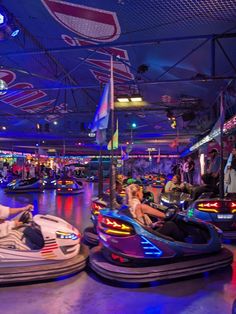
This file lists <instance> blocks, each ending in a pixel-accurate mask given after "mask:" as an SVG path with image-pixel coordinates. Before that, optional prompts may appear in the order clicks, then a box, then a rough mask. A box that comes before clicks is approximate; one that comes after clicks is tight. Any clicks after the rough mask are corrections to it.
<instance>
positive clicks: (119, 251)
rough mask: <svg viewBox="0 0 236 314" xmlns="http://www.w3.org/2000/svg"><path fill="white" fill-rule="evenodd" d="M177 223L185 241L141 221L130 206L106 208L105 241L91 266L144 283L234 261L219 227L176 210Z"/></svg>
mask: <svg viewBox="0 0 236 314" xmlns="http://www.w3.org/2000/svg"><path fill="white" fill-rule="evenodd" d="M169 210H170V211H172V209H171V208H170V209H169ZM167 216H168V215H167ZM174 221H175V223H176V224H178V226H179V227H181V229H182V230H183V231H184V234H185V238H184V240H183V241H182V242H179V241H176V240H174V239H173V238H171V237H168V236H165V235H163V234H161V233H159V232H158V230H157V231H155V230H153V229H151V228H150V227H148V226H144V225H141V224H140V223H139V222H138V221H136V220H135V219H133V218H132V216H131V215H130V212H129V210H127V209H126V210H124V211H122V210H120V211H114V210H113V211H112V210H109V209H104V210H102V211H100V215H99V218H98V226H97V230H98V235H99V240H100V243H101V245H100V246H97V247H94V248H93V249H92V250H91V254H90V266H91V268H92V269H93V270H94V271H95V272H96V273H97V274H98V275H100V276H101V277H103V278H106V279H109V280H112V281H115V282H125V283H129V282H132V283H144V282H152V281H157V280H166V279H172V278H178V277H185V276H191V275H194V274H198V273H203V272H205V271H210V270H215V269H218V268H223V267H226V266H229V265H231V263H232V261H233V255H232V253H231V252H230V251H229V250H228V249H226V248H222V246H221V239H220V230H219V229H217V228H216V227H215V226H213V225H212V224H207V223H205V222H203V221H200V220H198V219H194V218H189V217H187V216H186V215H183V214H181V213H178V214H175V218H174Z"/></svg>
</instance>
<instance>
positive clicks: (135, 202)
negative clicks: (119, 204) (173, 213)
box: [126, 184, 184, 241]
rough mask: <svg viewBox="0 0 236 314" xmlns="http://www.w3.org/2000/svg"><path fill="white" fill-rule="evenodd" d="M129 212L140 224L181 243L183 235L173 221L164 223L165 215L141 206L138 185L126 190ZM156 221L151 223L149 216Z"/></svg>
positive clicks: (141, 193) (145, 205) (147, 206)
mask: <svg viewBox="0 0 236 314" xmlns="http://www.w3.org/2000/svg"><path fill="white" fill-rule="evenodd" d="M126 194H127V201H128V206H129V210H130V212H131V214H132V216H133V217H134V218H135V219H136V220H137V221H139V222H140V223H141V224H145V225H148V226H150V227H152V228H153V229H155V230H157V231H158V232H159V233H162V234H163V235H166V236H169V237H172V238H173V239H175V240H177V241H183V238H184V234H183V232H182V231H181V230H180V229H179V227H178V226H177V225H176V224H175V223H174V222H173V221H164V219H165V218H166V215H165V214H164V213H163V212H161V211H159V210H158V209H155V208H153V207H151V206H149V205H147V204H142V203H141V202H142V199H143V192H142V189H141V187H140V186H139V185H138V184H131V185H129V186H128V187H127V189H126ZM148 215H150V216H152V217H155V218H157V219H158V221H157V222H155V223H152V221H151V219H150V218H149V216H148Z"/></svg>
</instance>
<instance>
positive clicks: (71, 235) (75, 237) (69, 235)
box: [56, 231, 80, 240]
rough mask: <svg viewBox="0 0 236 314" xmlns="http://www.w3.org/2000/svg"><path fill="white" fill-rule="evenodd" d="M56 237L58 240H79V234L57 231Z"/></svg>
mask: <svg viewBox="0 0 236 314" xmlns="http://www.w3.org/2000/svg"><path fill="white" fill-rule="evenodd" d="M56 236H57V238H59V239H70V240H78V239H79V238H80V234H75V233H70V232H63V231H57V232H56Z"/></svg>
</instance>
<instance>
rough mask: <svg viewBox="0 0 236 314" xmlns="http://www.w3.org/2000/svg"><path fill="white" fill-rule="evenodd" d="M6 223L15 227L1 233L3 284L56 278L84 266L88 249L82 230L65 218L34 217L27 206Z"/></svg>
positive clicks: (0, 261) (0, 266)
mask: <svg viewBox="0 0 236 314" xmlns="http://www.w3.org/2000/svg"><path fill="white" fill-rule="evenodd" d="M5 208H7V207H5ZM18 212H19V211H18ZM2 218H3V217H2ZM5 218H6V217H5V216H4V219H5ZM6 223H8V225H10V224H11V225H12V228H10V229H9V228H8V232H7V233H5V234H1V237H0V256H1V258H0V284H15V283H21V282H32V281H41V280H48V279H54V278H58V277H61V276H65V275H71V274H75V273H77V272H79V271H80V270H82V269H84V268H85V266H86V260H87V257H88V250H87V249H86V247H84V246H83V245H81V243H80V240H81V235H80V233H79V231H78V230H77V229H76V228H75V227H73V226H72V225H70V224H69V223H67V222H66V221H64V220H63V219H61V218H58V217H55V216H51V215H35V216H34V217H33V216H32V214H31V213H30V212H29V211H28V210H26V211H24V212H23V213H21V214H20V215H19V216H18V217H17V218H16V219H15V220H12V221H6ZM13 224H14V226H13Z"/></svg>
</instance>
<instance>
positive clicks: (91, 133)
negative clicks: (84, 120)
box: [88, 132, 96, 137]
mask: <svg viewBox="0 0 236 314" xmlns="http://www.w3.org/2000/svg"><path fill="white" fill-rule="evenodd" d="M88 136H89V137H95V136H96V133H93V132H89V134H88Z"/></svg>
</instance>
